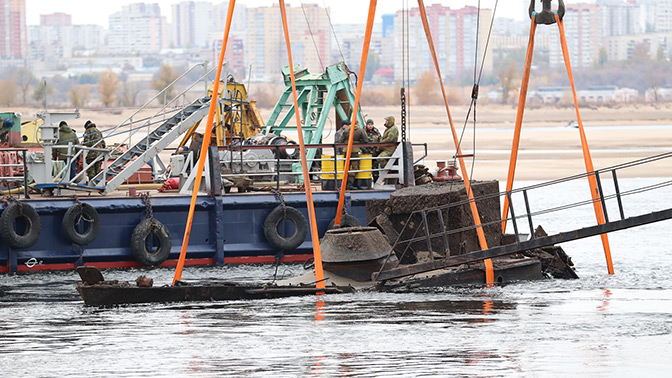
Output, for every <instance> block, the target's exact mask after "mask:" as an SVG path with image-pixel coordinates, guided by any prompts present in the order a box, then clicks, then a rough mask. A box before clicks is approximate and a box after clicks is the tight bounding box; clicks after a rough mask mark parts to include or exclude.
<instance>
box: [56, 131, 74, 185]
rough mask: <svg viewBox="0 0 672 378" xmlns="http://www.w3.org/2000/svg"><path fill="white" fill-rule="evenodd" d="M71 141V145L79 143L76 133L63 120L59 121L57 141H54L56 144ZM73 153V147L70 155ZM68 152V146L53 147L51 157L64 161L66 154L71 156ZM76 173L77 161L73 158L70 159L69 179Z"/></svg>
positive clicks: (61, 144)
mask: <svg viewBox="0 0 672 378" xmlns="http://www.w3.org/2000/svg"><path fill="white" fill-rule="evenodd" d="M69 143H72V145H73V146H75V145H78V144H79V139H78V138H77V133H75V130H73V129H71V128H70V126H68V123H67V122H65V121H61V123H59V124H58V142H56V145H57V146H59V145H60V146H66V147H67V145H68V144H69ZM74 154H75V149H74V148H73V149H72V155H74ZM72 155H69V154H68V148H54V149H53V150H52V157H53V158H54V160H61V161H64V162H66V164H67V161H68V156H72ZM76 173H77V162H76V161H75V159H72V161H71V162H70V179H72V178H73V177H75V174H76Z"/></svg>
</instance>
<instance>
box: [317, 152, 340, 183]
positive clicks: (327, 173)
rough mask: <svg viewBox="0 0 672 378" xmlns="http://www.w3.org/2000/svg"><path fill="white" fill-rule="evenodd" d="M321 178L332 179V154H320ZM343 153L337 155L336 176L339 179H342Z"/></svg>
mask: <svg viewBox="0 0 672 378" xmlns="http://www.w3.org/2000/svg"><path fill="white" fill-rule="evenodd" d="M322 159H324V160H322V180H333V179H334V157H333V156H332V155H322ZM341 159H343V155H338V163H337V166H338V172H337V177H338V179H339V180H342V179H343V167H344V166H345V160H341Z"/></svg>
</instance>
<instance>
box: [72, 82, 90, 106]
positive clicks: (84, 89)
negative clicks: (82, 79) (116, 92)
mask: <svg viewBox="0 0 672 378" xmlns="http://www.w3.org/2000/svg"><path fill="white" fill-rule="evenodd" d="M68 99H70V103H71V104H72V106H73V107H75V108H77V109H79V108H82V107H84V105H86V103H88V102H89V100H90V99H91V85H89V84H84V85H78V86H74V87H71V88H70V92H68Z"/></svg>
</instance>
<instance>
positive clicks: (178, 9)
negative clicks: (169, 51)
mask: <svg viewBox="0 0 672 378" xmlns="http://www.w3.org/2000/svg"><path fill="white" fill-rule="evenodd" d="M172 10H173V12H172V18H173V20H172V24H171V42H172V44H174V46H175V47H208V42H210V41H209V40H208V38H209V33H210V32H211V31H212V30H213V29H214V25H215V23H216V22H221V20H217V19H216V9H215V6H214V5H213V4H212V3H210V2H206V1H183V2H181V3H179V4H173V6H172ZM220 39H221V37H220Z"/></svg>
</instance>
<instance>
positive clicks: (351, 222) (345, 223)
mask: <svg viewBox="0 0 672 378" xmlns="http://www.w3.org/2000/svg"><path fill="white" fill-rule="evenodd" d="M334 223H336V219H332V220H331V222H329V228H328V229H329V230H333V229H334ZM339 227H341V228H343V227H362V224H361V223H360V222H359V219H357V218H355V217H353V216H352V215H350V214H343V215H342V216H341V225H340V226H339Z"/></svg>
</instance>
